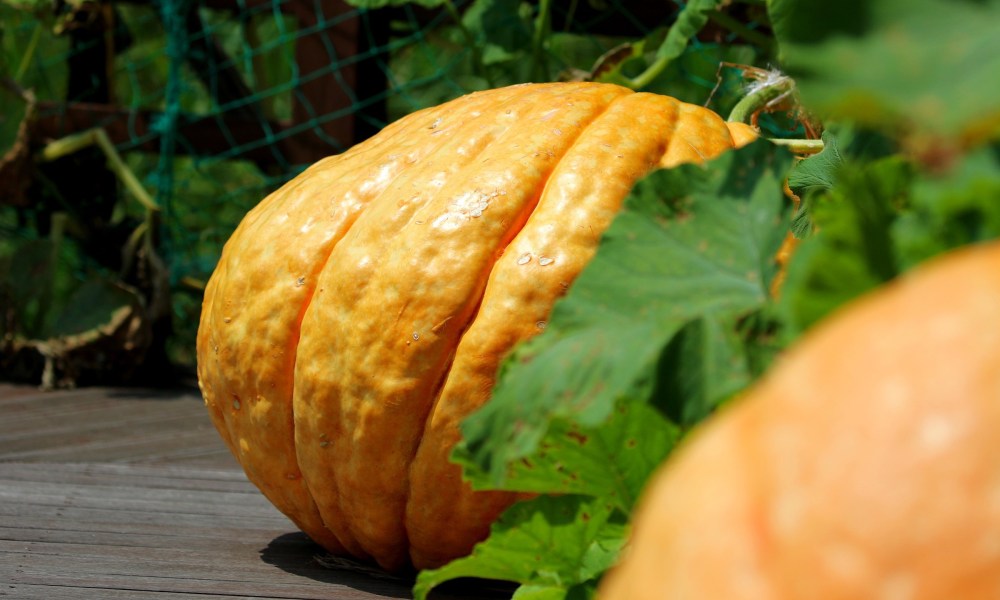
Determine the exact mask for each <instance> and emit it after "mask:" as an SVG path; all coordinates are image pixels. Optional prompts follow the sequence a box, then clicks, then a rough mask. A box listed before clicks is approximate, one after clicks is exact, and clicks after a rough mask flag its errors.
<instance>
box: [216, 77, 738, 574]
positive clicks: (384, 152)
mask: <svg viewBox="0 0 1000 600" xmlns="http://www.w3.org/2000/svg"><path fill="white" fill-rule="evenodd" d="M752 137H753V133H752V132H751V130H749V128H747V127H746V126H744V125H740V124H727V123H725V122H723V121H722V119H720V118H719V117H718V116H717V115H716V114H715V113H713V112H711V111H709V110H706V109H704V108H701V107H698V106H694V105H690V104H684V103H681V102H678V101H677V100H674V99H672V98H667V97H663V96H658V95H653V94H646V93H634V92H632V91H630V90H627V89H625V88H621V87H617V86H612V85H605V84H596V83H553V84H528V85H520V86H513V87H508V88H503V89H497V90H492V91H486V92H479V93H474V94H470V95H467V96H464V97H461V98H458V99H456V100H454V101H451V102H448V103H446V104H444V105H441V106H438V107H436V108H430V109H427V110H423V111H420V112H417V113H414V114H412V115H409V116H407V117H405V118H403V119H400V120H399V121H397V122H395V123H393V124H391V125H389V126H388V127H386V128H385V129H384V130H383V131H382V132H381V133H380V134H378V135H377V136H375V137H374V138H372V139H370V140H368V141H366V142H364V143H362V144H359V145H358V146H356V147H354V148H352V149H350V150H349V151H347V152H345V153H343V154H341V155H338V156H333V157H329V158H327V159H324V160H322V161H320V162H318V163H316V164H315V165H313V166H312V167H311V168H309V169H308V170H306V171H305V172H304V173H302V174H301V175H299V176H298V177H296V178H295V179H293V180H292V181H290V182H289V183H288V184H286V185H285V186H284V187H282V188H281V189H279V190H278V191H276V192H275V193H273V194H271V195H270V196H268V197H267V198H266V199H265V200H264V201H263V202H261V204H260V205H259V206H257V207H256V208H255V209H253V210H252V211H251V212H250V213H249V214H248V215H247V216H246V218H245V219H244V220H243V222H242V223H241V224H240V226H239V228H238V229H237V230H236V232H235V233H234V234H233V236H232V238H231V239H230V240H229V242H228V243H227V244H226V246H225V249H224V250H223V253H222V257H221V260H220V261H219V264H218V267H217V268H216V271H215V273H214V274H213V275H212V278H211V280H210V281H209V283H208V287H207V289H206V291H205V300H204V306H203V312H202V317H201V324H200V328H199V331H198V375H199V380H200V384H201V389H202V392H203V394H204V397H205V403H206V405H207V406H208V409H209V412H210V414H211V416H212V419H213V421H214V422H215V425H216V427H217V428H218V430H219V432H220V433H221V435H222V437H223V439H224V440H225V441H226V443H227V444H228V445H229V447H230V449H231V450H232V452H233V454H234V455H235V456H236V457H237V459H238V460H239V461H240V463H241V464H242V465H243V467H244V469H245V471H246V474H247V476H248V478H249V479H250V481H252V482H253V483H254V484H256V485H257V486H258V487H259V488H260V489H261V491H262V492H263V493H264V494H265V495H266V496H267V497H268V498H269V499H270V500H271V501H272V502H273V503H274V504H275V506H277V507H278V508H279V509H280V510H281V511H282V512H284V513H285V514H286V515H288V516H289V517H290V518H291V519H292V521H294V522H295V524H296V525H297V526H299V527H300V528H301V529H302V530H303V531H305V532H306V533H307V534H308V535H309V536H310V537H312V538H313V539H314V540H315V541H316V542H318V543H319V544H321V545H323V546H324V547H326V548H327V549H328V550H330V551H331V552H333V553H337V554H346V555H352V556H355V557H358V558H361V559H365V560H374V561H375V562H377V563H378V564H379V565H381V566H382V567H384V568H386V569H389V570H398V569H404V568H407V567H409V566H416V567H418V568H423V567H431V566H436V565H440V564H443V563H445V562H447V561H448V560H450V559H453V558H455V557H458V556H461V555H464V554H466V553H468V552H469V551H470V550H471V548H472V546H473V545H474V544H475V543H476V542H477V541H479V540H481V539H483V538H484V537H485V536H486V535H487V533H488V531H489V526H490V524H491V523H492V521H493V520H494V519H495V518H496V517H497V516H498V515H499V513H500V512H501V511H502V510H503V509H504V508H506V507H507V506H508V505H509V504H510V503H511V502H513V501H514V500H515V496H514V495H512V494H509V493H496V492H492V493H483V492H480V493H473V492H471V490H470V489H469V488H468V487H467V486H466V485H465V484H464V483H463V482H462V481H461V472H460V470H459V469H458V468H457V467H456V466H455V465H453V464H451V463H449V462H448V455H449V453H450V451H451V449H452V447H453V446H454V444H455V442H456V440H457V439H458V436H459V431H458V423H459V422H460V420H461V419H462V418H463V417H465V416H466V415H467V414H469V413H470V412H471V411H473V410H474V409H476V408H477V407H479V406H481V405H482V404H483V403H484V402H485V401H486V400H487V399H488V398H489V395H490V390H491V387H492V386H493V384H494V380H495V371H496V369H497V366H498V363H499V362H500V361H501V360H502V358H503V357H504V355H505V354H507V352H508V351H509V350H510V349H511V348H512V346H514V344H516V343H517V342H519V341H521V340H524V339H526V338H528V337H530V336H532V335H534V334H536V333H538V332H539V331H540V330H541V329H542V328H544V326H545V321H546V319H547V318H548V316H549V312H550V310H551V308H552V306H553V303H554V302H555V301H556V299H557V298H559V297H560V296H561V295H562V294H563V293H564V292H565V291H566V289H567V287H568V286H569V285H570V283H572V281H573V279H574V278H575V277H576V276H577V275H578V274H579V273H580V270H581V269H582V268H583V266H584V265H585V264H586V263H587V261H588V260H589V259H590V258H591V256H592V255H593V253H594V251H595V249H596V246H597V243H598V240H599V239H600V237H601V234H602V232H603V231H604V230H605V229H606V228H607V226H608V224H609V223H610V221H611V219H612V218H613V216H614V215H615V213H616V211H617V210H618V209H619V207H620V205H621V202H622V200H623V198H624V197H625V196H626V194H627V193H628V192H629V189H630V188H631V186H632V184H633V183H634V182H635V181H636V179H638V178H639V177H641V176H643V175H644V174H646V173H647V172H648V171H649V170H650V169H652V168H654V167H657V166H664V167H670V166H673V165H677V164H679V163H683V162H692V161H701V160H704V159H706V158H709V157H712V156H714V155H717V154H719V153H720V152H722V151H724V150H725V149H728V148H732V147H733V146H734V145H738V144H739V143H741V142H744V141H748V140H750V139H751V138H752Z"/></svg>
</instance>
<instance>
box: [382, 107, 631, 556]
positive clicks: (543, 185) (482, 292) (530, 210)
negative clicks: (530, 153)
mask: <svg viewBox="0 0 1000 600" xmlns="http://www.w3.org/2000/svg"><path fill="white" fill-rule="evenodd" d="M630 95H631V94H623V95H620V96H616V97H614V98H611V99H610V100H609V101H608V102H607V103H606V104H605V105H604V106H603V107H601V109H600V110H599V111H597V112H595V113H594V115H593V116H592V117H591V118H590V121H589V122H588V123H587V124H586V125H584V126H583V127H582V128H580V129H579V130H578V131H577V132H576V135H575V136H574V137H573V140H572V141H571V142H570V143H569V144H567V145H566V147H565V149H564V151H563V152H562V155H561V156H560V157H559V158H558V159H557V160H555V161H554V162H553V163H552V165H551V167H550V168H549V169H548V172H547V173H546V174H545V175H544V177H543V179H542V181H541V182H540V184H539V185H538V186H537V188H536V193H535V194H534V195H533V197H532V199H531V201H529V202H526V203H525V205H524V207H523V208H522V210H521V211H520V213H519V214H518V218H517V219H516V220H515V221H514V222H513V223H512V224H511V226H510V228H508V229H507V231H506V234H505V236H504V238H503V239H501V240H500V242H499V244H498V246H497V248H496V249H495V250H494V252H493V256H494V258H493V260H492V262H490V263H489V265H487V266H486V267H485V268H484V269H483V271H482V274H481V276H480V280H481V281H482V285H481V287H480V289H479V292H478V294H477V295H476V297H475V302H474V305H475V306H474V307H473V309H472V310H471V311H470V317H469V319H467V320H466V322H465V323H464V324H463V327H462V330H461V331H460V332H459V333H458V335H457V336H456V339H455V343H454V348H453V350H452V351H451V353H450V354H449V356H448V357H447V359H446V362H445V367H444V369H443V370H442V372H441V375H440V377H439V378H438V381H437V382H436V384H435V386H434V391H433V400H432V401H431V402H430V404H429V406H428V409H427V412H426V414H425V415H424V417H423V421H424V427H423V431H425V432H426V431H427V429H428V426H429V422H430V420H431V419H432V418H433V416H434V412H435V410H436V409H437V405H438V402H439V401H440V399H441V394H442V392H443V390H444V387H445V385H446V384H447V382H448V379H449V377H450V375H451V369H452V366H453V365H454V360H455V356H456V353H457V351H458V348H459V347H461V345H462V340H463V339H464V337H465V334H466V332H467V331H468V329H469V327H470V326H471V325H472V324H473V323H474V322H475V321H476V318H477V317H478V315H479V312H480V309H481V307H482V303H483V300H484V298H485V296H486V290H487V288H488V287H489V283H490V279H491V277H492V274H493V271H494V269H495V267H496V264H497V262H498V260H499V258H500V257H501V256H503V255H504V254H505V253H506V251H507V248H508V247H509V246H510V244H511V243H513V241H514V240H515V239H516V238H517V236H518V235H519V234H520V233H521V231H522V230H523V229H524V227H525V226H526V225H527V224H528V222H529V220H530V219H531V216H532V215H533V214H534V213H535V211H536V209H537V208H538V204H539V202H540V201H541V199H542V197H543V196H544V195H545V192H546V190H547V189H548V186H549V183H550V181H551V178H552V175H553V173H555V172H556V171H557V170H558V168H559V166H560V164H561V162H562V160H563V158H565V157H566V156H567V155H569V154H570V153H571V151H572V150H573V148H574V146H575V145H576V143H577V142H578V141H579V140H580V138H581V137H582V136H583V135H584V133H585V132H586V131H587V130H588V129H589V128H591V127H592V126H594V124H596V123H597V122H598V121H599V120H600V119H601V118H602V117H604V116H605V115H606V114H607V113H608V111H609V109H610V108H611V106H612V105H613V104H614V103H615V102H616V101H618V100H620V99H621V98H625V97H628V96H630ZM498 366H499V365H498ZM422 443H423V437H421V439H420V440H418V442H417V444H416V447H414V449H413V452H412V453H411V455H410V459H409V465H410V466H409V468H408V469H407V480H408V481H409V480H411V479H412V473H411V469H412V467H413V464H414V460H415V458H416V456H417V453H418V452H419V449H420V446H421V444H422ZM405 489H406V501H405V502H404V505H403V509H404V513H403V519H402V522H403V525H404V527H403V533H404V536H405V541H406V545H407V547H408V548H410V550H409V554H410V557H411V561H412V547H411V546H412V545H411V544H410V541H409V540H410V532H409V530H408V528H407V527H406V525H407V519H406V509H407V506H408V505H409V503H410V496H411V492H412V487H411V486H410V485H408V484H407V485H406V486H405Z"/></svg>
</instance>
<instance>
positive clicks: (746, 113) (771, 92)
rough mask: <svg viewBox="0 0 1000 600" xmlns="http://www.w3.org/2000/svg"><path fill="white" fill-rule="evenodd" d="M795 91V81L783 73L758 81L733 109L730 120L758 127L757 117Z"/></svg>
mask: <svg viewBox="0 0 1000 600" xmlns="http://www.w3.org/2000/svg"><path fill="white" fill-rule="evenodd" d="M794 90H795V81H793V80H792V78H791V77H788V76H787V75H783V74H781V73H775V75H774V76H772V77H768V78H766V79H764V80H760V81H757V82H755V83H754V84H753V85H752V86H751V87H750V89H749V93H748V94H747V95H746V96H744V97H743V99H742V100H740V101H739V102H737V103H736V106H734V107H733V110H732V112H730V113H729V120H730V121H737V122H739V123H746V124H747V125H756V124H757V123H756V121H757V115H758V114H760V112H761V111H763V110H765V109H767V108H768V107H770V106H773V105H774V104H776V103H777V102H779V101H780V100H783V99H784V98H786V97H787V96H788V95H789V94H791V93H792V92H793V91H794Z"/></svg>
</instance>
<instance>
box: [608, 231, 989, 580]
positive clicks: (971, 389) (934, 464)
mask: <svg viewBox="0 0 1000 600" xmlns="http://www.w3.org/2000/svg"><path fill="white" fill-rule="evenodd" d="M998 445H1000V242H995V243H992V244H990V245H987V246H982V247H971V248H967V249H963V250H960V251H957V252H955V253H953V254H951V255H947V256H945V257H942V258H939V259H936V260H935V261H932V263H931V264H928V265H925V266H922V267H920V268H918V269H917V270H916V271H914V272H912V273H910V274H908V275H905V276H903V277H902V278H901V279H900V280H897V281H896V282H895V283H891V284H889V285H888V286H886V287H885V288H883V289H881V290H879V291H876V292H874V293H872V294H870V295H867V296H865V297H863V298H861V299H860V300H858V301H855V302H854V303H852V304H849V305H848V306H846V307H845V308H843V309H842V310H840V311H838V312H837V313H835V314H834V315H832V316H831V317H830V318H828V319H826V320H824V322H822V323H821V324H820V325H818V326H817V327H816V328H815V329H814V330H813V331H812V332H810V333H809V334H807V335H806V336H805V337H804V338H803V339H802V340H801V341H800V343H798V344H797V345H796V347H794V348H793V349H791V350H790V351H789V353H788V355H787V356H786V357H785V358H784V359H782V360H781V362H780V363H778V364H777V365H776V368H775V369H773V370H772V371H771V372H770V373H769V374H768V375H766V376H765V378H764V379H763V380H762V381H761V383H760V385H758V386H757V387H756V388H755V389H753V390H751V391H750V392H749V393H748V394H747V395H746V396H745V397H744V398H743V399H741V400H738V401H737V402H736V403H734V404H733V405H732V406H731V407H730V408H728V409H726V410H724V411H722V412H721V413H720V414H718V415H717V416H716V417H715V418H713V419H711V420H710V421H708V422H706V424H705V425H704V426H703V427H702V428H701V430H700V431H697V432H695V433H693V434H692V437H691V438H689V439H688V440H687V441H686V443H685V444H684V446H683V447H682V448H680V449H679V450H678V452H677V453H676V454H675V455H674V456H673V457H672V458H671V459H669V460H668V461H667V463H666V465H665V467H663V468H662V469H661V470H660V471H659V472H658V473H657V474H656V475H654V477H653V479H652V480H651V482H650V484H649V485H648V486H647V490H646V491H645V492H644V493H643V498H642V499H641V500H640V505H639V507H638V509H637V511H636V516H635V521H634V528H633V539H632V541H631V542H630V547H629V548H628V549H627V550H626V551H625V552H624V554H623V556H624V558H623V559H622V563H621V564H620V565H619V566H618V567H616V568H615V569H614V570H612V572H611V573H609V575H608V576H607V577H605V579H604V581H602V584H601V590H600V594H599V595H598V597H599V598H601V600H626V599H627V600H650V599H653V598H657V599H659V598H676V599H677V600H685V599H694V598H699V599H700V598H728V599H732V600H764V599H773V598H782V599H787V600H796V599H803V600H805V599H809V600H834V599H844V600H847V599H852V600H855V599H856V600H865V599H871V600H877V599H904V598H905V599H906V600H938V599H941V598H963V599H968V600H987V599H996V598H1000V451H998V447H1000V446H998Z"/></svg>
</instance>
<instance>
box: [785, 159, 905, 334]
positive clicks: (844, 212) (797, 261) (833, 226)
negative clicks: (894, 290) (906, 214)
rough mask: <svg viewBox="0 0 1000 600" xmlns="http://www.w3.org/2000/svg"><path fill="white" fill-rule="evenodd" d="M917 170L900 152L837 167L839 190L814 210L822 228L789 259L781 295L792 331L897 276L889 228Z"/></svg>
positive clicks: (836, 182) (805, 325) (807, 324)
mask: <svg viewBox="0 0 1000 600" xmlns="http://www.w3.org/2000/svg"><path fill="white" fill-rule="evenodd" d="M912 176H913V172H912V169H911V167H910V165H909V164H908V163H906V162H905V161H903V160H901V159H899V158H898V157H890V158H886V159H881V160H879V161H875V162H873V163H870V164H867V165H855V164H850V165H847V166H844V167H842V168H840V169H838V170H837V175H836V177H835V181H834V183H833V190H832V191H831V192H829V193H828V194H826V195H824V196H823V197H821V198H818V199H816V201H815V202H814V206H813V208H812V211H811V216H812V219H813V222H814V223H815V226H816V228H817V230H818V233H817V234H815V235H813V236H811V237H810V238H808V239H806V240H804V241H803V242H802V243H801V245H800V246H799V247H798V249H797V250H796V251H795V254H794V257H793V259H792V262H791V264H790V265H789V269H788V278H787V280H786V281H785V284H784V288H783V291H782V298H781V310H782V312H783V316H784V319H785V322H786V325H787V326H788V327H789V329H788V330H787V333H788V335H792V336H794V335H798V334H799V333H801V332H802V331H805V330H806V329H808V328H809V327H811V326H812V325H813V324H814V323H816V322H817V321H819V320H820V319H821V318H822V317H824V316H825V315H826V314H828V313H829V312H830V311H832V310H833V309H834V308H836V307H837V306H840V305H841V304H843V303H844V302H846V301H847V300H850V299H851V298H854V297H855V296H858V295H860V294H862V293H864V292H866V291H869V290H872V289H874V288H876V287H878V286H880V285H882V284H883V283H885V282H887V281H889V280H890V279H892V278H893V277H895V276H896V274H897V273H898V270H897V266H896V259H895V250H894V248H893V243H892V239H891V237H890V234H889V228H890V226H891V224H892V222H893V220H894V219H895V218H896V213H897V207H898V206H901V205H903V204H905V203H906V201H907V200H906V198H907V196H908V194H909V185H910V183H911V179H912Z"/></svg>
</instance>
